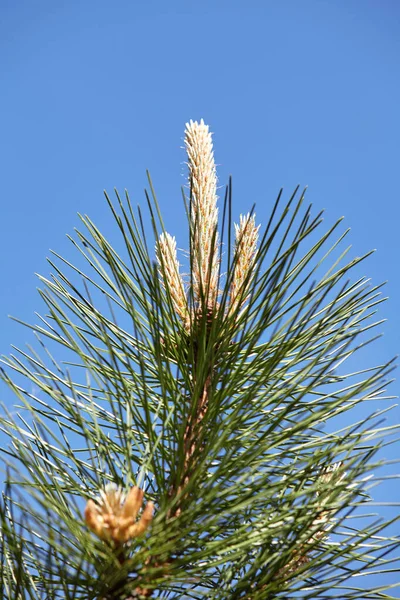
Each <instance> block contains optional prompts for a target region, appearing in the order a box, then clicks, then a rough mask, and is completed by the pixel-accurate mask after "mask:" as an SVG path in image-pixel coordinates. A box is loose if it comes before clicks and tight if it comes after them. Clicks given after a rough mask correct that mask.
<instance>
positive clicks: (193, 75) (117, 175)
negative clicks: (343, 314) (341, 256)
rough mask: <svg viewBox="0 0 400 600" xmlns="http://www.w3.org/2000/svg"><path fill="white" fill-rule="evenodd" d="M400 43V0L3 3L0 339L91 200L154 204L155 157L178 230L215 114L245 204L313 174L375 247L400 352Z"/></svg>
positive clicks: (375, 270) (65, 251)
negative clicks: (113, 196)
mask: <svg viewBox="0 0 400 600" xmlns="http://www.w3.org/2000/svg"><path fill="white" fill-rule="evenodd" d="M399 57H400V3H399V2H398V1H397V0H375V1H372V0H302V1H299V0H283V1H281V2H278V1H268V0H254V1H252V0H247V1H246V2H244V1H238V0H230V1H225V0H221V1H218V0H213V1H211V0H205V1H202V2H193V1H190V0H171V1H170V2H164V1H161V0H159V1H150V0H149V1H147V2H138V1H135V0H130V1H128V0H120V1H116V2H106V1H103V0H96V1H95V0H86V1H85V2H81V1H78V0H70V1H69V2H65V3H61V2H54V0H49V1H44V0H37V1H35V2H32V1H31V0H19V1H17V2H15V1H14V0H2V2H1V16H0V62H1V75H0V78H1V79H0V80H1V94H0V108H1V110H0V115H1V116H0V119H1V141H0V164H1V167H2V168H1V171H2V178H1V203H2V219H1V222H0V247H1V248H0V272H1V276H2V293H1V295H0V331H1V337H0V352H1V353H8V352H9V349H10V344H11V343H14V344H16V345H17V346H22V345H23V344H24V343H25V342H26V341H29V340H30V338H29V332H28V331H27V330H26V329H24V328H22V327H20V326H18V325H17V324H15V323H13V322H12V321H10V320H9V319H8V317H7V315H8V314H13V315H15V316H18V317H19V318H21V319H24V320H27V321H33V320H34V319H35V318H34V311H35V310H38V311H39V312H40V311H41V310H42V309H43V306H42V303H41V301H40V298H39V296H38V294H37V292H36V286H37V285H38V282H37V279H36V278H35V275H34V273H35V272H40V273H42V274H44V275H46V274H48V272H49V267H48V266H47V264H46V260H45V257H46V256H47V255H48V254H49V249H50V248H51V249H53V250H56V251H57V252H59V253H60V254H62V255H64V256H66V257H69V256H70V255H71V250H70V243H69V242H68V240H67V239H66V237H65V234H66V233H71V232H72V230H73V228H74V227H75V226H77V225H78V218H77V216H76V215H77V212H81V213H87V214H89V215H90V216H91V217H92V218H93V219H94V220H95V221H96V223H97V224H98V225H99V226H100V228H101V229H102V230H104V231H105V232H107V228H108V227H109V220H110V218H109V213H108V210H107V208H106V205H105V202H104V200H103V196H102V190H103V188H106V189H107V190H109V191H110V192H111V191H112V188H113V187H114V186H116V187H117V188H119V189H120V190H121V191H122V190H123V189H124V188H125V187H126V188H128V190H129V192H130V195H131V197H132V199H133V200H134V202H135V203H136V202H143V201H144V196H143V188H144V186H145V185H146V177H145V169H149V170H150V172H151V174H152V177H153V181H154V184H155V187H156V190H157V193H158V199H159V202H160V204H161V208H162V210H163V212H164V215H165V221H166V226H167V229H168V230H169V231H171V233H175V234H177V235H178V236H179V231H180V229H182V228H183V227H184V213H183V209H182V205H181V195H180V186H181V185H182V184H183V183H184V181H185V180H184V175H185V166H184V160H185V156H184V153H183V150H182V145H183V130H184V125H185V122H186V121H187V120H188V119H191V118H192V119H199V118H201V117H203V118H204V119H205V121H206V122H207V123H209V124H210V126H211V129H212V130H213V131H214V132H215V136H214V143H215V155H216V161H217V163H218V165H219V178H220V183H221V185H222V184H224V183H225V181H226V179H227V177H228V176H229V174H232V175H233V182H234V206H235V211H236V214H238V213H239V212H240V211H242V212H245V211H247V210H248V209H250V208H251V206H252V204H253V203H254V202H255V203H256V213H257V217H258V220H260V221H265V220H266V218H267V217H268V214H269V210H270V208H271V206H272V202H273V200H274V199H275V197H276V195H277V192H278V190H279V188H280V187H284V189H285V192H286V194H287V195H289V194H290V192H291V191H292V190H293V188H294V187H295V185H297V184H298V183H300V184H301V185H302V186H304V185H308V186H309V190H308V199H309V200H310V201H311V202H312V203H313V205H314V206H315V210H319V209H321V208H325V209H326V221H327V226H328V224H331V223H332V222H333V221H334V220H335V219H336V218H338V217H340V216H342V215H344V216H345V218H346V220H345V224H346V226H350V227H351V228H352V233H351V242H352V244H353V247H354V254H357V255H359V254H362V253H364V252H366V251H367V250H369V249H371V248H377V250H378V251H377V252H376V253H375V254H374V255H373V256H372V257H371V258H370V259H369V260H368V262H367V263H365V264H364V265H363V266H362V267H360V271H359V274H360V275H368V276H370V277H371V278H372V280H373V282H374V283H378V282H381V281H384V280H389V283H388V285H387V287H386V290H385V294H387V295H389V297H390V300H389V301H388V302H387V303H386V304H385V305H383V306H382V307H381V308H380V316H381V317H382V318H383V317H386V318H387V319H388V323H386V324H384V325H383V326H382V328H381V330H382V331H383V333H384V337H383V338H382V340H380V341H379V342H377V344H376V346H375V348H374V349H373V350H371V351H370V354H369V358H371V357H373V358H374V360H375V362H376V363H379V362H383V361H384V360H386V359H388V358H390V357H392V356H393V355H394V354H397V353H398V352H399V349H400V334H399V332H400V327H399V326H400V316H399V310H398V307H399V305H400V283H399V268H398V264H399V259H400V235H399V232H398V223H399V221H400V208H399V191H398V180H397V176H398V171H399V148H398V146H399V140H400V111H399V106H400V80H399V75H398V74H399ZM391 392H392V393H393V394H396V393H398V383H395V384H394V385H393V386H392V388H391ZM5 398H6V399H7V398H8V395H7V392H5ZM398 421H399V411H398V409H396V411H395V412H394V413H393V414H392V416H390V417H389V422H391V423H395V422H398ZM397 449H398V448H397ZM395 455H398V452H395V451H394V449H392V450H390V449H388V451H387V456H388V457H389V458H394V456H395ZM385 494H386V499H387V498H388V497H391V496H393V498H394V497H395V496H396V491H395V486H394V484H393V483H391V484H386V487H385ZM396 499H397V500H398V499H399V498H398V493H397V498H396Z"/></svg>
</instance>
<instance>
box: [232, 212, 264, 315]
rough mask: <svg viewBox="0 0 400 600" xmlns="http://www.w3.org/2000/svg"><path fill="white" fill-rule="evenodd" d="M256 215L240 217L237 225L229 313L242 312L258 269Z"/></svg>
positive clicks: (258, 227)
mask: <svg viewBox="0 0 400 600" xmlns="http://www.w3.org/2000/svg"><path fill="white" fill-rule="evenodd" d="M259 229H260V225H258V226H257V227H256V217H255V215H252V216H250V213H248V214H247V215H245V216H243V215H240V223H239V225H237V224H236V223H235V253H234V272H233V277H232V283H231V289H230V303H229V308H228V312H229V313H230V314H231V313H233V312H236V311H237V310H240V308H241V307H242V306H243V305H244V304H245V302H246V301H247V300H248V297H249V296H248V293H249V290H250V287H251V283H252V280H253V276H254V272H255V268H256V262H255V261H256V252H257V242H258V230H259Z"/></svg>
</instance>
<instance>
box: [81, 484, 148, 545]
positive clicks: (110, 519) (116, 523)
mask: <svg viewBox="0 0 400 600" xmlns="http://www.w3.org/2000/svg"><path fill="white" fill-rule="evenodd" d="M143 496H144V492H143V490H141V489H140V488H138V487H136V486H135V487H132V488H131V489H130V490H129V492H128V494H126V495H125V494H124V493H123V492H122V490H121V488H119V487H118V486H116V485H114V484H109V485H107V486H106V488H105V490H102V491H101V492H100V497H99V498H97V499H96V501H93V500H88V502H87V504H86V508H85V521H86V524H87V526H88V527H89V529H91V530H92V531H93V532H94V533H95V534H96V535H97V537H99V538H100V539H101V540H107V541H113V542H115V543H117V544H121V543H125V542H127V541H128V540H130V539H132V538H135V537H138V536H140V535H142V534H143V533H144V532H145V531H146V530H147V528H148V527H149V525H150V523H151V521H152V519H153V511H154V504H153V502H147V504H146V506H145V508H144V509H143V512H142V515H141V517H140V519H139V520H137V515H138V513H139V510H140V509H141V508H142V504H143Z"/></svg>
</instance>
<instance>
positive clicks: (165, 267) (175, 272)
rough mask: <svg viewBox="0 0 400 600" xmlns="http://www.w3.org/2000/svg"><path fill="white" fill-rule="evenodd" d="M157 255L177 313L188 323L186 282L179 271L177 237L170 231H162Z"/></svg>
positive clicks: (164, 284) (161, 274) (161, 277)
mask: <svg viewBox="0 0 400 600" xmlns="http://www.w3.org/2000/svg"><path fill="white" fill-rule="evenodd" d="M156 256H157V262H158V272H159V275H160V280H161V282H162V284H163V286H164V288H165V289H167V290H168V293H169V294H170V296H171V301H172V304H173V307H174V309H175V311H176V313H177V314H178V315H179V317H180V318H181V319H182V322H183V323H185V324H186V323H187V322H188V306H187V300H186V294H185V288H184V283H183V280H182V277H181V275H180V273H179V262H178V258H177V255H176V240H175V237H173V236H172V235H170V234H169V233H162V234H161V235H160V238H159V240H158V242H157V244H156Z"/></svg>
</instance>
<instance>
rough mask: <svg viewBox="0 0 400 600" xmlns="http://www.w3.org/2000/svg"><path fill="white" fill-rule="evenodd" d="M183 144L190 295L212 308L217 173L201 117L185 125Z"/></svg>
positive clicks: (216, 256) (215, 289) (216, 252)
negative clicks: (186, 173) (187, 189)
mask: <svg viewBox="0 0 400 600" xmlns="http://www.w3.org/2000/svg"><path fill="white" fill-rule="evenodd" d="M185 147H186V152H187V156H188V167H189V182H190V193H191V214H190V218H191V244H192V248H191V252H192V256H191V261H192V278H193V298H194V301H195V303H197V304H199V303H200V301H201V299H202V298H205V304H206V305H207V307H211V308H214V306H215V304H216V301H217V296H218V270H219V248H218V246H219V244H218V233H217V226H218V208H217V198H218V196H217V172H216V168H215V162H214V152H213V144H212V135H211V133H210V132H209V128H208V125H205V123H204V121H203V119H202V120H201V121H200V123H198V122H197V121H190V122H189V123H187V124H186V131H185Z"/></svg>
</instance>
